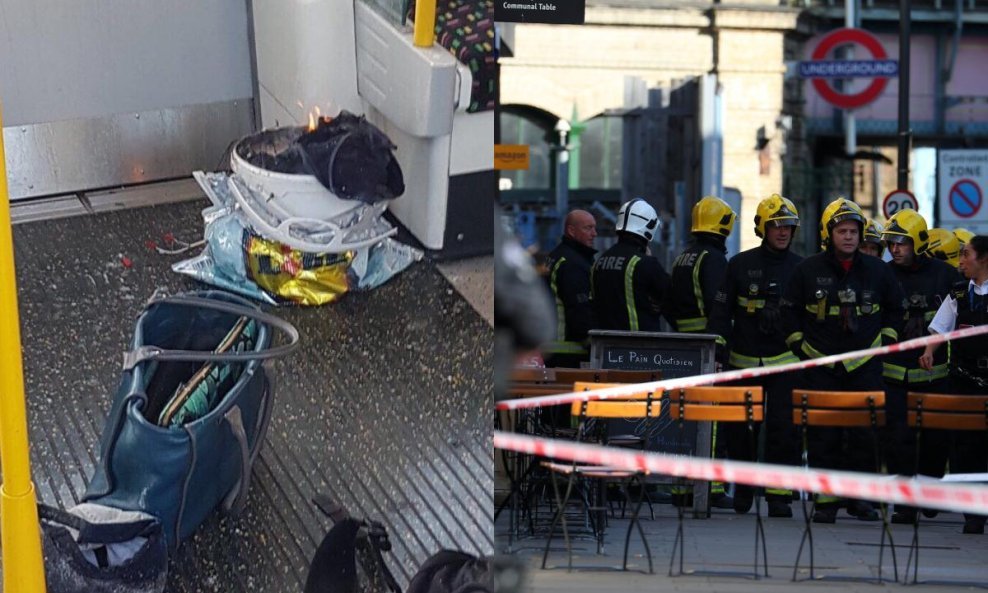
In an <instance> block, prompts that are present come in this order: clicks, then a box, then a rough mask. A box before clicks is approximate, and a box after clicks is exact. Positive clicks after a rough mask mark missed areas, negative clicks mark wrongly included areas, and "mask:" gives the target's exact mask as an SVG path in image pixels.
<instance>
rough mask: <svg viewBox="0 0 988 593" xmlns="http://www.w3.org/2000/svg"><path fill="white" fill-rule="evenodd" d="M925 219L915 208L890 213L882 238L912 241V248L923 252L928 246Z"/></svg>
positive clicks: (900, 241) (890, 241)
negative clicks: (890, 216)
mask: <svg viewBox="0 0 988 593" xmlns="http://www.w3.org/2000/svg"><path fill="white" fill-rule="evenodd" d="M926 229H927V226H926V219H925V218H923V215H922V214H920V213H919V212H916V211H915V210H910V209H903V210H899V211H898V212H896V213H895V214H893V215H892V218H890V219H889V220H888V222H886V223H885V232H883V233H882V239H885V240H886V241H888V242H889V243H902V242H904V241H905V240H906V239H910V240H911V241H912V242H913V250H915V251H916V253H923V252H924V251H926V250H927V249H928V248H929V243H930V235H929V233H928V232H927V230H926Z"/></svg>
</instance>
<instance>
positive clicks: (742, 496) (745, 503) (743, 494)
mask: <svg viewBox="0 0 988 593" xmlns="http://www.w3.org/2000/svg"><path fill="white" fill-rule="evenodd" d="M754 502H755V490H754V488H752V487H751V486H742V485H741V484H738V485H737V486H735V487H734V512H735V513H737V514H739V515H743V514H745V513H747V512H748V511H750V510H751V505H752V504H753V503H754Z"/></svg>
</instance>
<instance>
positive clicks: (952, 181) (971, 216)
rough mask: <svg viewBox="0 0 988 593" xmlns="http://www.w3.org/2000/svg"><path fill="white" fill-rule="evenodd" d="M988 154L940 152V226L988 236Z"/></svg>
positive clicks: (958, 151)
mask: <svg viewBox="0 0 988 593" xmlns="http://www.w3.org/2000/svg"><path fill="white" fill-rule="evenodd" d="M986 188H988V150H940V151H938V159H937V190H938V191H937V198H938V199H937V202H938V206H937V210H938V214H939V219H940V225H941V226H943V227H944V228H947V229H953V228H955V227H964V228H966V229H968V230H970V231H972V232H974V233H977V234H984V233H988V208H986V207H985V199H986V196H985V190H986Z"/></svg>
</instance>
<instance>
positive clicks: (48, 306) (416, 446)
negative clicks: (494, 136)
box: [14, 202, 494, 593]
mask: <svg viewBox="0 0 988 593" xmlns="http://www.w3.org/2000/svg"><path fill="white" fill-rule="evenodd" d="M206 205H207V204H206V203H205V202H187V203H180V204H170V205H163V206H154V207H149V208H141V209H135V210H123V211H116V212H109V213H102V214H97V215H90V216H82V217H76V218H66V219H61V220H49V221H41V222H32V223H27V224H22V225H18V226H15V228H14V242H15V257H16V262H17V277H18V286H19V291H20V293H19V294H20V296H19V299H20V310H21V325H22V328H23V335H22V339H23V344H24V357H25V378H26V386H27V397H28V415H29V424H30V438H31V453H32V464H33V472H34V480H35V485H36V487H37V489H38V495H39V498H40V499H41V500H42V501H44V502H46V503H49V504H56V505H59V506H61V507H63V508H65V507H70V506H72V505H73V504H75V503H76V502H77V501H78V499H79V497H80V496H81V495H82V493H83V491H84V490H85V485H86V482H87V480H88V478H89V476H90V474H91V472H92V468H93V464H94V462H95V456H96V454H97V446H98V438H99V434H100V432H101V430H102V425H103V420H104V416H105V414H106V412H107V410H108V408H109V403H110V402H109V398H110V397H111V396H112V394H113V393H114V391H115V389H116V383H117V380H118V378H119V365H120V361H121V353H122V351H123V350H124V348H125V347H126V345H127V344H128V343H129V341H130V339H131V334H132V331H133V324H134V320H135V319H136V316H137V314H138V313H139V312H140V310H141V307H142V304H143V303H144V301H145V300H146V299H147V298H148V297H149V296H150V295H151V294H152V293H153V292H154V290H155V289H157V288H163V289H167V290H169V291H171V292H177V291H181V290H186V289H194V288H200V287H201V286H202V285H199V284H198V283H196V282H194V281H192V280H189V279H186V278H184V277H182V276H179V275H177V274H175V273H173V272H172V271H171V270H170V265H171V264H172V263H173V262H175V261H178V260H179V259H181V258H182V257H183V256H163V255H159V254H157V253H155V252H153V251H152V250H151V249H150V248H149V247H148V245H147V244H146V243H147V242H148V241H151V240H157V241H159V242H160V241H161V237H162V236H163V235H164V234H165V233H174V234H175V235H176V236H177V237H179V238H180V239H186V240H196V239H199V238H201V236H202V221H201V218H200V214H199V212H200V210H201V209H202V208H203V207H205V206H206ZM275 312H276V313H277V314H280V315H282V316H284V317H285V318H286V319H288V320H290V321H291V322H293V323H294V324H295V325H296V326H297V327H298V328H299V330H300V331H301V333H302V346H301V348H300V349H299V350H298V351H297V352H296V353H295V354H294V355H293V356H292V357H291V358H290V359H287V360H284V361H281V362H279V363H278V364H277V366H276V378H277V387H276V396H275V397H276V399H275V409H274V415H273V418H272V421H271V426H270V429H269V431H268V436H267V442H266V443H265V446H264V448H263V450H262V453H261V456H260V459H259V461H258V464H257V465H256V466H255V473H254V480H253V481H252V484H251V492H250V500H249V502H248V506H247V510H246V512H245V513H244V515H242V516H241V517H239V518H236V519H235V518H226V517H220V516H214V517H213V518H211V519H210V520H209V521H207V523H206V524H205V525H204V526H203V527H202V528H201V529H200V530H199V532H198V533H197V534H196V535H195V536H194V537H193V538H192V539H190V540H189V541H187V542H186V543H184V544H183V545H182V547H181V548H180V550H179V551H178V552H177V554H176V555H175V556H174V557H173V558H172V561H171V563H170V576H169V585H168V588H167V590H168V591H170V592H184V591H189V592H192V591H195V592H205V591H271V592H275V591H277V592H279V593H285V592H291V591H301V590H302V585H303V583H304V580H305V574H306V570H307V568H308V562H309V558H310V557H311V555H312V552H313V551H314V550H315V547H316V545H317V544H318V542H319V541H320V539H321V538H322V536H323V535H324V534H325V532H326V531H327V529H328V528H329V526H330V525H331V521H330V520H329V519H328V518H326V517H324V516H322V514H321V513H320V512H319V511H318V510H317V509H316V508H315V506H314V505H313V504H312V502H311V500H312V497H313V495H314V494H316V493H324V494H327V495H329V496H331V497H333V498H335V499H337V500H339V501H341V502H342V503H343V504H344V505H345V506H346V507H347V508H348V509H349V510H350V512H351V514H353V515H355V516H367V517H370V518H373V519H376V520H379V521H382V522H383V523H385V525H386V526H387V527H388V530H389V533H390V535H391V540H392V544H393V551H392V552H391V553H390V554H389V556H388V558H389V562H390V565H391V567H392V570H393V572H394V573H395V576H396V577H397V578H398V580H399V582H400V583H401V584H402V585H403V586H404V585H406V584H407V582H408V580H409V578H410V577H411V575H412V574H414V572H415V567H416V566H417V565H418V564H420V563H421V562H422V561H423V560H424V559H425V558H427V557H428V556H429V555H431V554H432V553H434V552H436V551H438V550H439V549H441V548H455V549H461V550H464V551H467V552H471V553H475V554H489V553H491V552H492V551H493V548H494V536H493V523H492V521H493V511H492V509H493V498H492V496H493V495H492V493H493V460H492V447H491V423H490V414H489V410H490V409H491V408H492V405H493V404H492V395H491V383H492V377H491V372H492V371H491V354H492V352H491V348H492V344H493V339H492V338H493V330H492V328H491V326H490V325H489V324H488V323H486V322H485V321H484V320H483V319H482V318H481V317H480V316H479V315H478V314H477V313H476V312H475V310H474V309H473V308H471V307H470V305H469V304H468V303H467V302H466V301H464V300H463V298H462V297H460V296H459V295H458V294H457V293H456V292H455V291H454V290H453V289H452V287H451V286H450V284H449V283H448V282H447V281H446V280H445V279H444V278H443V277H442V276H441V275H440V274H439V273H438V272H437V271H436V269H435V267H434V266H433V265H432V264H431V263H428V262H421V263H418V264H415V265H414V266H412V267H411V268H410V269H408V270H406V271H405V272H404V273H403V274H401V275H399V276H398V277H397V278H395V279H393V280H392V281H391V282H390V283H388V284H386V285H385V286H383V287H380V288H378V289H377V290H375V291H372V292H369V293H362V294H357V293H354V294H350V295H347V296H346V297H345V298H344V299H343V300H342V301H341V302H339V303H336V304H332V305H328V306H325V307H321V308H308V309H302V308H292V309H286V308H280V309H276V310H275Z"/></svg>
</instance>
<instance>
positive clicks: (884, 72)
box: [799, 28, 899, 109]
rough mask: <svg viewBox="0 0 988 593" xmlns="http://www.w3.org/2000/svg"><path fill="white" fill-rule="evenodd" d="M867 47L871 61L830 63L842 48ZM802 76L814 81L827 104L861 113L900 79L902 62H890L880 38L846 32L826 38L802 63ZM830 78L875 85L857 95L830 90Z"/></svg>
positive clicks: (850, 30)
mask: <svg viewBox="0 0 988 593" xmlns="http://www.w3.org/2000/svg"><path fill="white" fill-rule="evenodd" d="M848 44H853V45H857V46H861V47H863V48H864V49H865V50H866V51H867V52H868V53H869V54H871V58H872V59H870V60H828V59H826V58H827V55H828V54H829V53H830V52H831V51H832V50H834V49H836V48H837V47H839V46H841V45H848ZM799 75H800V76H802V77H803V78H809V79H812V82H813V88H815V89H816V92H817V93H819V94H820V97H821V98H823V100H824V101H826V102H827V103H830V104H831V105H834V106H835V107H840V108H841V109H857V108H859V107H864V106H865V105H867V104H869V103H871V102H872V101H874V100H875V99H877V98H878V96H879V95H881V94H882V91H884V90H885V86H886V85H887V84H888V81H889V78H895V77H896V76H898V75H899V62H898V61H897V60H890V59H888V54H886V53H885V48H884V47H883V46H882V43H881V42H880V41H879V40H878V38H877V37H875V36H874V35H872V34H871V33H869V32H867V31H865V30H864V29H853V28H844V29H837V30H835V31H831V32H830V33H828V34H827V35H825V36H824V37H823V38H822V39H821V40H820V42H819V43H818V44H817V46H816V49H814V50H813V54H812V58H811V59H810V60H806V61H803V62H800V63H799ZM829 78H871V79H872V81H871V83H870V84H869V85H868V86H867V87H865V88H864V90H862V91H859V92H857V93H845V92H843V91H838V90H836V89H834V88H833V87H832V86H830V83H829V82H828V81H827V79H829Z"/></svg>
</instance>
